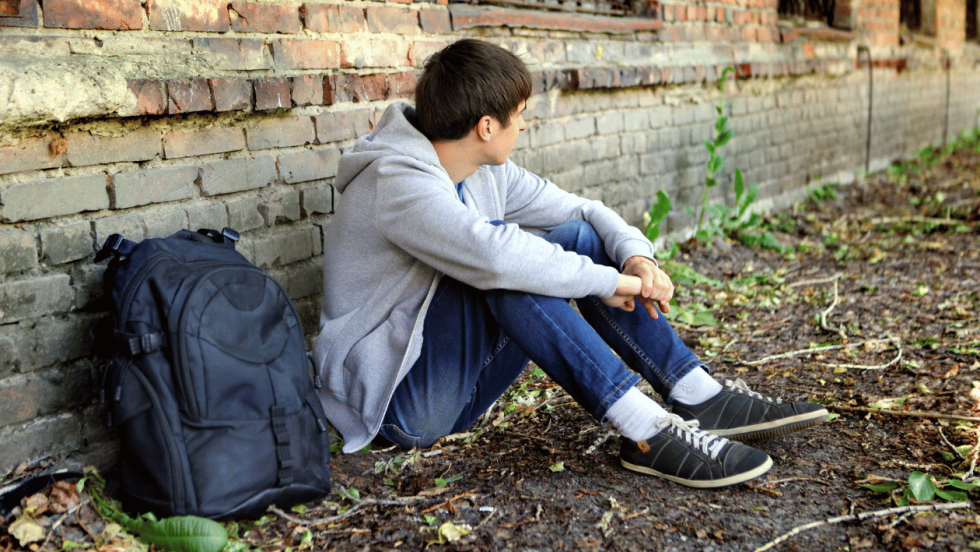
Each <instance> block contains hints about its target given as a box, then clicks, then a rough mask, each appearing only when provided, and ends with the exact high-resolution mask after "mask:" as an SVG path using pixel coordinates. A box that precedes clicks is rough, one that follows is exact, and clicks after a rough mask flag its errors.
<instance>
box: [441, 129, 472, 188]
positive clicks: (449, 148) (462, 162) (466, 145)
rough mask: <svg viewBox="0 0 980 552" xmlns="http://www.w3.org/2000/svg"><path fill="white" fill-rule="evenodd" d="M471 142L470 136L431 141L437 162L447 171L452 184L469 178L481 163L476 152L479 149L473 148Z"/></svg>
mask: <svg viewBox="0 0 980 552" xmlns="http://www.w3.org/2000/svg"><path fill="white" fill-rule="evenodd" d="M471 142H472V140H471V136H466V137H464V138H461V139H459V140H452V141H446V142H432V147H433V148H435V150H436V155H438V156H439V163H440V164H441V165H442V168H444V169H446V172H447V173H449V178H450V179H452V181H453V183H454V184H459V183H460V182H462V181H464V180H466V179H467V178H469V177H470V175H472V174H473V173H475V172H476V170H477V169H479V168H480V165H482V164H483V162H482V161H481V157H480V155H479V154H478V151H479V150H474V145H476V144H473V143H471Z"/></svg>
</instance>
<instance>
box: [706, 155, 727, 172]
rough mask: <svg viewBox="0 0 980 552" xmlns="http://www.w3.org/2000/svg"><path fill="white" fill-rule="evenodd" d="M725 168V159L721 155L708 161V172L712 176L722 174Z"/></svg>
mask: <svg viewBox="0 0 980 552" xmlns="http://www.w3.org/2000/svg"><path fill="white" fill-rule="evenodd" d="M724 166H725V158H724V157H722V156H720V155H715V156H712V157H711V159H710V160H708V172H709V173H711V174H714V173H716V172H720V171H721V169H722V168H724Z"/></svg>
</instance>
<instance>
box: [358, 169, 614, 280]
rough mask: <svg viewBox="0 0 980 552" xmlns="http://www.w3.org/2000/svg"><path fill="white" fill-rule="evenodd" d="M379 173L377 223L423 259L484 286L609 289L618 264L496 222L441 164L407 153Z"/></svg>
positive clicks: (514, 225) (386, 233) (445, 270)
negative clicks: (465, 196)
mask: <svg viewBox="0 0 980 552" xmlns="http://www.w3.org/2000/svg"><path fill="white" fill-rule="evenodd" d="M377 171H378V172H377V175H376V177H377V178H376V186H377V190H376V193H377V197H376V205H377V208H378V211H377V213H378V225H379V227H380V229H381V232H382V233H383V234H384V236H385V237H386V239H388V240H389V241H391V242H392V243H394V244H395V245H396V246H398V247H399V248H401V249H402V250H403V251H405V252H406V253H408V254H409V255H411V256H412V257H414V258H416V259H418V260H420V261H421V262H423V263H425V264H427V265H429V266H431V267H433V268H435V269H436V270H439V271H440V272H442V273H444V274H446V275H448V276H450V277H452V278H455V279H457V280H459V281H461V282H464V283H466V284H469V285H471V286H473V287H476V288H479V289H511V290H517V291H526V292H530V293H537V294H540V295H549V296H553V297H564V298H576V297H585V296H588V295H596V296H599V297H610V296H612V295H613V294H614V293H615V291H616V284H617V281H618V278H619V273H618V271H617V270H616V269H615V268H612V267H608V266H600V265H596V264H594V263H593V262H592V261H591V260H590V259H589V258H587V257H584V256H582V255H578V254H576V253H573V252H568V251H565V250H563V249H562V248H561V247H560V246H558V245H555V244H552V243H549V242H547V241H545V240H544V239H542V238H540V237H537V236H534V235H533V234H530V233H528V232H525V231H523V230H521V229H520V228H519V227H518V226H517V225H516V224H505V225H493V224H490V220H489V218H487V217H486V216H483V215H481V214H479V213H478V212H477V211H475V210H472V209H469V208H467V207H466V206H465V205H464V204H463V203H461V202H460V201H459V197H458V196H457V195H456V191H455V189H454V187H453V184H452V183H451V182H450V181H449V178H448V177H446V176H445V175H442V174H440V173H437V172H435V171H436V169H432V168H430V167H423V166H421V164H420V163H418V162H416V161H414V160H411V159H408V158H404V159H403V160H400V161H396V160H388V161H387V162H385V163H384V164H383V165H382V166H381V167H379V168H378V170H377Z"/></svg>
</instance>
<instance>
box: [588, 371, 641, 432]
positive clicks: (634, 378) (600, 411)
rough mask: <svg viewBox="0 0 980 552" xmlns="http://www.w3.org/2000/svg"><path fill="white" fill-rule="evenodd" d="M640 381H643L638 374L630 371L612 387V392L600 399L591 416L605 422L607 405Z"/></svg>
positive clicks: (611, 403) (601, 422)
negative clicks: (621, 381) (622, 380)
mask: <svg viewBox="0 0 980 552" xmlns="http://www.w3.org/2000/svg"><path fill="white" fill-rule="evenodd" d="M641 381H643V378H641V377H640V375H639V374H635V373H632V372H631V373H630V375H629V377H628V378H626V380H625V381H624V382H623V383H621V384H619V385H617V386H616V389H614V390H613V392H612V393H610V394H609V395H608V396H607V397H606V398H605V399H603V400H602V402H601V403H599V407H598V408H596V411H595V412H593V413H592V417H593V418H595V419H596V420H599V423H600V424H604V423H606V412H607V411H608V410H609V407H610V406H612V405H613V403H615V402H616V401H618V400H619V399H621V398H622V397H623V395H625V394H626V392H627V391H629V390H630V389H632V388H634V387H636V384H638V383H640V382H641Z"/></svg>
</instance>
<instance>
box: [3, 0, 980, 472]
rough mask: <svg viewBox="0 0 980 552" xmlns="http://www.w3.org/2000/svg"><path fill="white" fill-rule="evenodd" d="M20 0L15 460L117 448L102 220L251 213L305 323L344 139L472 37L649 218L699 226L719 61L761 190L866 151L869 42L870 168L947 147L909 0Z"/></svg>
mask: <svg viewBox="0 0 980 552" xmlns="http://www.w3.org/2000/svg"><path fill="white" fill-rule="evenodd" d="M937 1H938V2H939V8H937V10H938V11H937V12H936V13H937V14H938V15H939V16H940V18H942V17H948V18H950V21H951V23H950V24H949V25H948V28H949V29H953V31H950V32H949V33H945V32H944V33H943V34H940V35H939V36H938V37H937V38H936V40H937V41H939V42H942V44H943V46H942V47H943V48H947V49H948V50H949V51H950V57H949V64H948V70H949V72H950V79H949V82H950V83H951V88H950V103H949V105H950V107H949V117H948V120H949V121H950V128H949V131H950V132H951V133H952V132H957V131H958V130H959V129H960V128H963V127H972V126H974V125H976V124H977V113H978V109H980V99H978V98H977V96H976V94H975V92H974V91H975V90H978V89H980V72H978V70H977V69H976V67H977V65H976V61H977V59H980V55H978V54H977V53H976V51H975V49H971V48H963V47H961V46H962V35H963V32H962V31H955V28H956V25H957V23H956V21H955V20H956V17H958V16H957V15H956V14H957V13H959V12H958V11H957V10H960V11H963V10H965V7H964V6H965V4H964V3H963V0H937ZM18 6H19V10H20V12H19V13H18V14H16V15H12V14H9V13H6V12H5V13H2V14H0V52H3V53H2V54H0V56H2V60H0V61H2V63H0V97H2V98H5V99H4V100H3V102H4V103H0V274H2V277H0V474H4V473H6V472H8V471H9V470H10V469H12V468H13V467H15V466H16V465H17V464H18V463H21V462H30V461H36V460H38V459H40V458H43V457H46V456H51V455H64V454H70V453H75V457H76V458H79V459H80V461H95V462H97V463H99V464H100V465H107V464H109V463H111V462H112V461H113V459H114V453H115V449H114V444H113V443H114V441H113V437H112V435H111V433H109V432H108V431H107V430H106V428H105V427H104V424H103V421H102V417H101V414H102V412H101V409H100V407H99V406H98V404H97V403H96V401H95V400H94V397H96V396H97V393H96V390H97V387H98V381H99V375H100V365H101V363H102V362H103V360H104V358H105V351H104V347H101V346H100V345H99V337H100V336H102V335H104V330H105V323H106V305H105V299H104V297H103V294H102V289H101V275H102V271H103V270H104V268H103V267H102V266H98V265H95V264H94V263H92V259H93V256H94V252H95V251H96V249H97V248H98V246H99V245H100V244H101V243H102V241H103V240H104V239H105V238H106V237H107V236H108V235H110V234H112V233H121V234H123V235H125V236H126V237H128V238H130V239H134V240H139V239H143V238H147V237H156V236H165V235H168V234H170V233H172V232H174V231H176V230H178V229H180V228H192V229H197V228H201V227H212V228H221V227H224V226H231V227H233V228H236V229H238V230H239V231H241V232H242V236H243V238H242V241H241V242H240V244H239V249H240V250H241V251H242V252H243V253H244V254H245V255H246V256H247V257H248V258H250V259H251V260H252V261H253V262H255V263H256V264H258V265H259V266H261V267H263V268H264V269H266V270H268V271H269V272H270V273H271V274H272V275H273V276H275V277H276V278H277V279H278V280H279V281H280V282H281V283H282V284H283V285H284V286H285V287H286V289H287V290H288V291H289V293H290V295H291V296H292V297H293V298H294V299H295V300H296V302H297V305H298V307H299V308H300V311H301V314H302V315H303V319H304V324H305V325H306V329H307V333H310V334H312V333H314V332H315V331H316V323H317V310H318V307H319V299H320V288H321V285H322V284H321V274H322V269H321V266H322V263H323V262H324V259H323V253H322V240H323V236H324V234H325V232H327V231H328V228H329V224H330V213H331V212H332V211H333V208H334V204H335V201H340V198H339V197H335V195H334V192H333V188H332V182H333V178H334V177H335V174H336V170H337V161H338V159H339V156H340V154H341V152H342V151H343V150H345V149H347V148H349V147H350V146H351V145H352V144H353V141H354V140H355V139H356V138H357V137H359V136H363V135H364V134H366V133H368V132H370V130H371V128H372V127H373V124H374V122H375V121H376V120H377V118H378V116H379V114H380V113H381V111H382V110H383V109H384V108H385V107H386V106H387V105H388V104H389V103H391V102H392V101H396V100H399V99H406V98H409V97H410V96H411V94H412V91H413V89H414V86H415V78H416V69H417V68H418V67H419V66H420V65H421V63H422V62H423V61H424V60H425V58H426V56H428V55H429V54H431V53H432V52H434V51H437V50H438V49H440V48H441V47H442V46H444V45H445V44H447V43H448V42H449V41H451V40H453V39H455V38H457V37H461V36H478V37H484V38H486V39H488V40H493V41H496V42H498V43H500V44H502V45H503V46H505V47H507V48H509V49H511V50H513V51H515V52H518V53H519V54H520V55H522V56H523V57H524V58H525V59H526V60H527V62H528V64H529V65H530V67H531V69H532V72H533V74H534V79H535V94H534V96H533V97H532V99H531V101H530V102H529V112H528V113H529V116H528V118H529V128H528V130H527V132H525V133H523V134H522V137H521V138H520V142H519V144H518V149H517V150H516V151H515V153H514V159H515V160H516V161H518V162H519V163H521V164H524V165H525V166H527V167H528V168H529V169H531V170H533V171H535V172H538V173H540V174H542V175H545V176H548V177H551V178H553V179H554V180H555V181H556V182H558V183H559V184H560V185H561V186H563V187H565V188H566V189H569V190H571V191H574V192H576V193H579V194H582V195H584V196H587V197H592V198H599V199H602V200H603V201H605V202H607V203H608V204H609V205H611V206H612V207H614V208H615V209H617V210H618V211H619V212H620V213H622V214H623V215H624V217H625V218H626V219H627V220H629V221H630V222H632V223H637V224H638V223H639V222H640V220H641V218H642V213H643V211H644V210H646V209H648V208H649V207H650V204H651V202H652V198H654V196H655V193H656V191H657V190H660V189H663V190H666V191H667V192H668V193H669V194H670V195H671V197H672V199H673V200H674V204H675V205H676V206H678V207H677V208H676V209H675V211H674V214H673V215H672V218H671V219H670V220H669V226H670V228H669V229H670V230H671V231H673V232H681V231H683V230H684V229H685V228H687V227H688V226H689V224H690V220H688V219H687V217H686V215H684V214H683V209H682V208H680V206H681V205H684V204H688V205H690V204H693V203H694V201H695V198H696V197H697V195H698V191H699V183H700V182H702V181H703V178H704V176H705V172H704V162H705V161H706V154H705V153H704V150H703V147H702V145H701V139H702V138H708V137H709V136H710V133H711V122H712V121H713V119H714V111H713V106H714V105H715V104H716V103H717V100H718V95H717V92H716V91H715V90H714V88H713V87H712V86H710V84H711V83H712V82H714V81H716V80H717V78H718V75H719V73H720V71H721V70H722V69H723V68H724V67H726V66H733V67H736V68H737V77H738V78H737V80H736V81H735V82H734V83H732V84H731V85H730V90H729V91H728V93H727V101H728V102H729V103H730V104H731V107H730V108H729V111H730V113H731V116H732V122H731V126H732V128H734V130H735V131H736V137H735V139H734V140H733V141H732V142H731V145H729V146H728V147H727V148H726V150H727V151H726V155H728V157H729V159H728V164H727V166H728V167H729V168H730V170H733V169H734V168H735V167H740V168H742V170H743V172H744V173H745V175H746V179H747V180H748V181H749V182H756V183H759V184H760V186H761V188H762V197H761V199H760V201H761V202H762V203H763V204H765V205H770V206H776V207H780V206H785V205H788V204H789V203H790V202H791V201H794V200H796V199H799V198H800V197H801V195H802V193H803V188H804V186H806V185H807V184H811V185H812V184H814V183H816V182H819V181H821V180H824V179H838V178H840V179H842V180H844V181H846V180H848V179H849V178H853V175H854V172H855V170H856V169H857V168H859V167H863V165H864V159H865V157H864V156H865V143H866V125H867V115H868V111H867V108H868V84H867V70H868V68H867V66H866V64H864V63H861V62H859V61H858V59H857V48H856V47H857V46H858V45H865V46H868V47H869V48H870V50H869V51H870V53H871V56H872V58H873V60H874V67H873V70H874V78H875V81H874V100H873V101H874V113H873V116H874V119H873V131H872V134H873V135H872V141H871V158H872V166H873V167H882V166H884V165H885V164H887V163H888V162H889V161H890V160H892V159H895V158H897V157H900V156H902V155H906V154H908V153H910V152H911V151H914V150H916V149H918V148H920V147H922V146H923V145H925V144H928V143H938V142H939V141H941V139H942V136H941V135H942V131H943V125H944V122H945V121H946V114H945V106H946V93H945V90H946V88H945V87H946V82H947V77H946V73H945V72H944V68H945V66H944V60H945V59H946V58H945V54H944V53H943V52H942V51H940V50H939V48H938V47H937V44H930V43H929V42H928V40H926V41H925V42H923V41H913V42H910V43H907V42H905V41H902V43H901V44H900V40H899V30H898V23H897V19H898V15H897V10H898V7H897V6H898V4H897V1H896V0H874V1H871V0H862V1H860V2H858V1H856V0H855V1H854V2H841V3H840V6H839V7H840V10H839V11H840V12H841V14H840V17H838V18H836V19H835V26H836V27H838V28H837V29H830V28H817V29H813V28H793V27H788V26H787V25H785V22H783V23H781V22H780V20H779V17H778V14H777V12H776V6H777V3H776V2H775V1H774V0H723V1H722V0H719V1H706V2H683V1H671V2H663V3H659V4H657V3H651V4H650V6H651V7H652V9H653V13H652V17H648V18H612V17H602V16H583V15H570V14H565V13H552V12H534V11H521V10H514V9H503V8H494V7H487V6H470V5H462V4H452V5H446V4H445V3H441V2H435V3H428V2H410V1H409V2H373V1H365V2H358V3H352V2H350V3H349V2H333V1H310V2H306V3H299V2H293V1H285V0H282V1H280V0H268V1H263V2H241V1H232V2H231V3H227V2H224V3H218V2H210V1H201V0H194V1H191V0H146V1H145V2H141V1H140V0H84V1H83V0H45V2H43V4H42V3H40V2H38V0H20V2H19V3H18ZM845 12H846V13H845ZM960 19H962V18H960ZM959 24H960V25H961V27H962V22H960V23H959ZM957 41H959V42H957ZM957 45H959V46H960V47H957ZM863 59H864V58H863V57H862V60H863ZM723 189H725V186H722V187H719V188H718V189H717V190H719V191H720V190H723ZM327 261H328V262H329V260H327ZM78 451H81V455H78V454H77V453H78Z"/></svg>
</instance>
